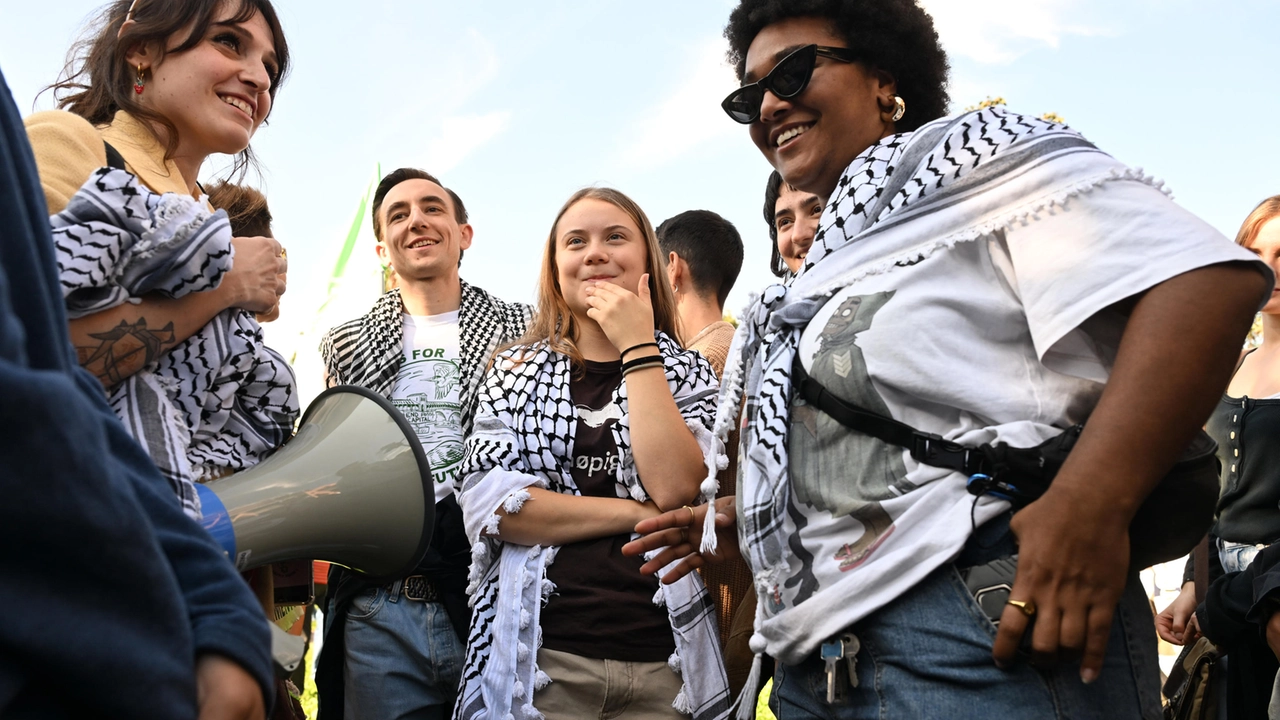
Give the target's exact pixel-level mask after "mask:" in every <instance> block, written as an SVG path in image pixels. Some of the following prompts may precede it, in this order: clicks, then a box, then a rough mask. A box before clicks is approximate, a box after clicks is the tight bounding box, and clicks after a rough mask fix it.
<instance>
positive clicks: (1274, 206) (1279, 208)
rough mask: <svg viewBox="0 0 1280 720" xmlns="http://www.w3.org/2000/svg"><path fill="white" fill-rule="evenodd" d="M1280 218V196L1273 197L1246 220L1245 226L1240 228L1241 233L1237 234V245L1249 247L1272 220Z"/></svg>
mask: <svg viewBox="0 0 1280 720" xmlns="http://www.w3.org/2000/svg"><path fill="white" fill-rule="evenodd" d="M1277 216H1280V195H1272V196H1271V197H1269V198H1267V199H1266V200H1263V201H1262V202H1260V203H1258V207H1256V208H1254V209H1253V212H1251V213H1249V217H1247V218H1245V219H1244V224H1242V225H1241V226H1240V232H1238V233H1236V244H1237V245H1240V246H1242V247H1249V243H1251V242H1253V241H1254V240H1255V239H1256V238H1257V237H1258V232H1259V231H1261V230H1262V226H1263V225H1266V224H1267V223H1268V222H1270V221H1271V220H1273V219H1275V218H1276V217H1277Z"/></svg>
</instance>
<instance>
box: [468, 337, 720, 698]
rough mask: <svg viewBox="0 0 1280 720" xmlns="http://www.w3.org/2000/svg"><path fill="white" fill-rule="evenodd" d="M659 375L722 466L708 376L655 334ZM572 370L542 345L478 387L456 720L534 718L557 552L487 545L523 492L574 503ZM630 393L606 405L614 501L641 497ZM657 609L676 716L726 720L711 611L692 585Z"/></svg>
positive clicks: (510, 357) (517, 353) (504, 359)
mask: <svg viewBox="0 0 1280 720" xmlns="http://www.w3.org/2000/svg"><path fill="white" fill-rule="evenodd" d="M658 343H659V345H660V347H661V351H662V355H663V363H664V369H665V371H666V375H667V382H668V385H669V386H670V387H671V394H672V396H673V397H674V398H675V402H676V406H677V407H678V408H679V410H680V413H681V414H682V415H683V416H684V418H685V422H686V423H687V424H688V426H689V429H690V430H691V431H692V432H693V434H694V436H695V437H696V438H697V440H698V443H699V446H700V447H702V448H703V451H704V453H706V454H707V455H708V456H710V457H711V458H712V463H713V464H719V465H720V466H723V462H724V456H723V446H722V445H721V444H720V443H719V442H716V441H715V440H714V438H713V437H712V436H711V432H710V430H709V426H710V423H711V420H712V416H713V415H714V412H715V395H716V377H715V374H714V373H713V372H712V370H711V366H710V365H708V364H707V362H706V360H704V359H703V358H702V357H701V356H699V355H698V354H697V353H693V352H689V351H685V350H682V349H681V348H680V347H679V346H678V345H676V343H675V342H673V341H672V340H671V339H670V338H668V337H667V336H666V335H663V334H661V333H659V334H658ZM569 382H570V361H569V358H568V357H566V356H564V355H561V354H559V353H555V352H552V351H551V350H550V349H548V348H547V347H546V346H545V345H540V346H533V347H516V348H512V349H510V350H507V351H505V352H503V353H500V354H499V355H498V356H497V358H496V359H495V361H494V366H493V368H491V369H490V371H489V372H488V374H487V375H486V376H485V380H484V385H483V386H482V387H481V389H480V398H479V407H478V409H477V414H476V419H475V427H474V430H473V432H472V434H471V435H470V436H468V438H467V441H466V448H467V456H466V459H465V460H464V461H463V468H462V477H463V489H462V493H461V495H460V498H459V500H460V502H461V504H462V510H463V515H464V518H465V521H466V528H467V536H468V538H469V540H470V541H471V543H472V544H473V548H472V566H471V586H470V587H469V588H468V594H469V595H470V596H471V602H472V605H473V608H474V612H473V614H472V620H471V632H470V633H469V637H468V639H467V657H466V663H465V666H464V669H463V681H462V689H461V694H460V697H459V699H458V705H457V709H456V711H455V713H454V717H455V718H462V719H463V720H480V719H482V718H487V719H492V720H506V719H507V718H520V719H521V720H532V719H534V718H541V717H542V714H541V713H540V712H538V711H537V710H536V709H535V708H534V704H533V700H534V692H535V691H536V690H538V689H541V688H543V687H545V686H546V684H547V683H548V682H550V679H549V678H548V677H547V676H546V674H545V673H543V672H542V671H541V670H539V669H538V667H537V662H536V658H537V649H538V647H539V645H540V644H541V629H540V627H539V615H540V611H541V608H542V605H543V603H544V602H545V601H546V599H547V598H548V597H549V595H550V593H551V592H552V591H553V590H554V588H553V583H551V581H549V580H547V578H546V569H547V567H548V566H550V565H551V563H552V562H553V560H554V559H555V555H556V551H557V548H555V547H541V546H534V547H526V546H520V545H514V544H511V543H503V542H501V541H499V540H497V539H496V538H492V537H486V536H484V534H483V533H484V532H485V531H488V532H493V531H495V530H496V529H497V526H498V522H499V516H498V515H497V514H496V513H497V510H498V509H499V508H501V509H503V510H505V511H506V512H508V513H514V512H519V510H520V507H521V505H522V504H523V502H524V501H525V500H526V499H527V498H528V496H529V493H528V491H527V490H526V488H528V487H531V486H532V487H540V488H544V489H548V490H551V491H554V492H559V493H565V494H570V495H579V494H581V493H580V492H579V491H578V488H577V487H576V486H575V484H574V482H573V479H572V476H571V472H570V468H571V467H572V459H573V442H574V435H575V433H576V431H577V423H578V415H577V409H576V408H575V406H574V403H573V400H572V398H571V397H570V393H569ZM626 396H627V394H626V383H622V384H621V385H619V387H618V389H617V390H616V391H615V394H614V401H615V402H617V403H618V404H619V405H620V406H621V407H622V408H623V409H624V415H623V417H622V418H621V419H620V420H619V421H618V422H617V423H616V424H615V425H614V426H613V428H612V429H613V439H614V442H615V443H616V444H617V446H618V456H619V461H620V462H619V467H618V472H617V476H616V478H617V484H616V489H617V493H618V497H622V498H625V497H629V498H632V499H634V500H638V501H644V500H646V499H647V497H648V496H647V495H646V494H645V491H644V487H643V486H642V485H641V483H640V478H639V477H638V476H637V474H636V466H635V459H634V457H633V456H632V455H631V444H630V431H629V422H630V418H629V415H627V414H626V410H625V409H626V407H627V405H626ZM654 602H655V603H657V604H660V605H661V604H665V605H666V607H667V612H668V615H669V617H670V619H671V627H672V631H673V633H674V635H675V642H676V652H675V653H674V654H673V655H672V656H671V659H670V661H669V663H668V664H669V665H670V666H671V669H672V670H673V671H675V672H678V673H680V674H681V678H682V680H683V683H684V687H683V688H682V689H681V691H680V694H679V695H678V696H677V697H676V698H674V700H673V703H672V706H673V707H675V708H676V709H677V710H679V711H681V712H684V713H687V714H690V715H692V716H693V718H695V720H713V719H715V718H724V717H727V716H728V713H729V709H730V707H729V705H730V698H729V690H728V683H727V680H726V676H725V672H724V666H723V663H722V661H721V657H720V645H719V634H718V633H719V630H718V628H717V625H716V616H715V607H714V605H713V604H712V601H711V598H710V596H708V595H707V591H706V587H705V586H704V585H703V583H702V581H701V579H700V578H699V577H697V576H696V575H689V576H686V577H685V578H683V579H682V580H680V581H679V582H677V583H675V584H672V585H666V586H661V587H660V588H659V590H658V593H657V595H656V596H655V597H654Z"/></svg>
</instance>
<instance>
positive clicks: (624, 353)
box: [618, 342, 658, 357]
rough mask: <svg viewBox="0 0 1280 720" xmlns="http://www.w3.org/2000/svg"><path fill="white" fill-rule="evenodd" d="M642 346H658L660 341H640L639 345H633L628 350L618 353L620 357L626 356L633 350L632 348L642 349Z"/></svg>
mask: <svg viewBox="0 0 1280 720" xmlns="http://www.w3.org/2000/svg"><path fill="white" fill-rule="evenodd" d="M642 347H651V348H656V347H658V343H656V342H646V343H640V344H639V345H632V346H631V347H629V348H627V349H626V350H623V351H622V352H620V353H618V357H626V356H627V353H629V352H631V351H632V350H639V349H640V348H642Z"/></svg>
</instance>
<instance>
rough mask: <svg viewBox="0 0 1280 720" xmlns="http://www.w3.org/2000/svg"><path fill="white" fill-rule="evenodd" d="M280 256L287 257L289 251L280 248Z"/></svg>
mask: <svg viewBox="0 0 1280 720" xmlns="http://www.w3.org/2000/svg"><path fill="white" fill-rule="evenodd" d="M280 257H282V258H287V257H289V251H288V250H285V249H284V248H280Z"/></svg>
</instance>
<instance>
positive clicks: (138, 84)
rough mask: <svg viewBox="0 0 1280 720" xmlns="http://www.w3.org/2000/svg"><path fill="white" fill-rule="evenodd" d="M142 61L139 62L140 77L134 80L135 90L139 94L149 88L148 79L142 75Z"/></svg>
mask: <svg viewBox="0 0 1280 720" xmlns="http://www.w3.org/2000/svg"><path fill="white" fill-rule="evenodd" d="M142 73H143V70H142V63H138V79H137V80H134V81H133V91H134V92H135V93H137V94H138V95H141V94H142V91H143V90H146V89H147V79H146V78H145V77H143V75H142Z"/></svg>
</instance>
